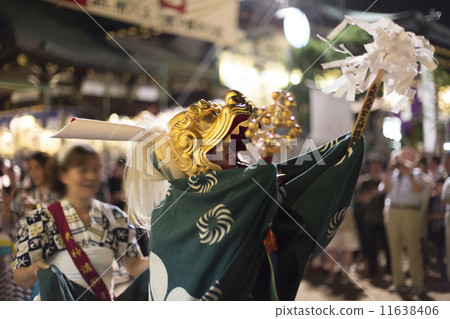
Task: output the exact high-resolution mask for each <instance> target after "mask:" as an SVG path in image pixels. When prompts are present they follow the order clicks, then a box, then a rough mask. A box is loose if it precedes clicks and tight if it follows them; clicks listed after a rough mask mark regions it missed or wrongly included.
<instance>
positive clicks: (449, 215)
mask: <svg viewBox="0 0 450 319" xmlns="http://www.w3.org/2000/svg"><path fill="white" fill-rule="evenodd" d="M443 164H444V165H443V166H444V169H445V173H446V176H447V178H446V180H445V182H444V185H443V186H442V197H441V198H442V201H443V202H444V203H445V204H446V206H445V216H444V225H445V257H446V259H447V280H448V281H449V282H450V153H447V154H446V155H445V157H444V161H443Z"/></svg>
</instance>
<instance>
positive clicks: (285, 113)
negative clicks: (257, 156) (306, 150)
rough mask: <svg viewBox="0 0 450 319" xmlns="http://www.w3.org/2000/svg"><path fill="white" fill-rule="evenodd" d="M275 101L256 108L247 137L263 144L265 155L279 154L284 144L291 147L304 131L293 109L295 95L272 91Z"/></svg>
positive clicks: (246, 133) (255, 142)
mask: <svg viewBox="0 0 450 319" xmlns="http://www.w3.org/2000/svg"><path fill="white" fill-rule="evenodd" d="M272 99H273V100H274V103H273V104H271V105H269V106H267V107H264V106H262V107H260V108H258V109H257V110H256V113H255V114H256V118H253V119H252V120H251V121H250V123H249V125H248V129H247V131H246V132H245V137H246V138H247V139H249V140H251V141H252V143H253V144H254V145H258V144H259V145H261V144H262V145H261V147H262V151H263V156H270V155H272V154H279V153H280V152H281V151H282V148H283V146H285V147H287V148H288V149H289V148H290V144H292V141H294V140H296V139H297V137H298V136H299V135H300V134H301V133H302V129H301V127H300V125H299V124H298V123H297V121H296V119H295V116H294V115H293V114H292V110H293V109H294V108H295V107H296V105H297V103H296V102H295V98H294V96H293V95H292V94H291V93H290V92H287V91H286V92H284V91H275V92H273V93H272Z"/></svg>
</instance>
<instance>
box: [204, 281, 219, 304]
mask: <svg viewBox="0 0 450 319" xmlns="http://www.w3.org/2000/svg"><path fill="white" fill-rule="evenodd" d="M219 287H220V282H219V281H218V280H217V281H216V282H215V283H214V285H213V286H211V288H209V291H208V292H206V294H205V295H204V296H203V297H202V299H201V300H202V301H219V300H220V298H221V297H222V290H220V288H219Z"/></svg>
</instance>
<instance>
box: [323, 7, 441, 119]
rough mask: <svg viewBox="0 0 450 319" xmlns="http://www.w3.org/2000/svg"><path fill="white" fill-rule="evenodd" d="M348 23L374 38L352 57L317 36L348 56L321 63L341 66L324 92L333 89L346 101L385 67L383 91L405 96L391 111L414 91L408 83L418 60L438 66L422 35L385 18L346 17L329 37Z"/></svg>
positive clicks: (430, 67)
mask: <svg viewBox="0 0 450 319" xmlns="http://www.w3.org/2000/svg"><path fill="white" fill-rule="evenodd" d="M347 24H351V25H357V26H359V27H361V28H362V29H364V30H365V31H366V32H367V33H369V34H370V35H372V36H373V39H374V41H373V42H372V43H369V44H366V45H364V48H365V49H366V53H364V54H363V55H360V56H352V55H351V53H350V52H349V51H348V50H347V49H346V48H345V47H344V46H342V45H341V46H340V47H341V50H340V49H337V48H334V47H333V46H332V45H331V44H330V43H329V42H328V41H327V40H325V39H323V38H321V37H320V36H319V38H320V39H322V40H323V41H325V42H326V43H328V44H329V45H330V47H331V48H332V49H333V50H335V51H337V52H341V53H346V54H348V55H350V56H349V57H347V58H345V59H343V60H337V61H333V62H329V63H324V64H322V67H323V68H324V69H329V68H335V67H340V68H341V71H342V76H341V77H339V78H338V79H337V80H336V81H334V82H332V83H331V84H330V85H328V86H327V87H325V88H324V89H323V90H322V91H323V92H324V93H325V94H328V93H331V92H335V94H334V96H336V97H342V96H344V95H346V99H347V100H349V101H354V99H355V94H356V93H357V92H358V93H359V92H364V91H366V90H367V89H368V88H369V86H370V85H371V83H372V82H373V80H374V79H375V77H376V75H377V73H378V71H379V70H380V69H384V70H385V71H386V73H385V76H384V78H383V82H384V90H385V94H386V95H388V94H391V93H397V94H399V95H403V96H404V99H402V100H400V101H399V102H398V103H397V105H396V106H394V111H398V109H399V107H400V106H401V105H402V104H403V102H405V100H406V99H408V98H412V97H413V96H414V93H415V92H414V90H412V89H411V85H412V82H413V80H414V77H415V76H416V75H417V74H418V73H419V71H418V67H419V63H421V64H423V66H425V67H426V68H428V69H429V70H433V69H435V68H436V67H437V64H436V63H435V59H434V58H433V53H434V47H433V46H432V45H430V42H429V41H428V40H426V39H425V38H424V37H423V36H416V35H415V34H414V33H412V32H406V31H405V30H404V29H403V28H402V27H400V26H399V25H397V24H395V23H394V22H393V21H392V20H389V19H387V18H381V19H380V20H379V21H377V22H374V23H368V22H365V21H361V20H358V19H357V18H353V17H350V16H346V17H345V19H344V21H342V22H341V23H340V24H339V25H338V26H337V27H336V28H335V29H334V30H333V31H332V32H331V33H330V35H329V36H328V39H333V38H334V37H336V36H337V34H338V33H339V32H341V31H342V30H343V29H344V28H345V27H346V25H347Z"/></svg>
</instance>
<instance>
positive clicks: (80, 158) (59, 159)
mask: <svg viewBox="0 0 450 319" xmlns="http://www.w3.org/2000/svg"><path fill="white" fill-rule="evenodd" d="M89 157H94V158H97V159H99V160H100V162H101V156H100V153H99V152H98V151H97V150H96V149H95V148H93V147H92V146H90V145H88V144H79V145H75V146H73V147H71V148H70V149H68V150H67V152H65V154H62V153H60V154H58V153H56V154H55V155H54V156H53V157H52V158H51V159H50V161H49V162H48V165H47V176H48V177H49V186H50V189H51V190H52V191H54V192H56V193H58V194H59V195H60V196H64V195H65V194H66V185H65V184H64V183H63V182H62V181H61V179H60V177H59V175H60V173H63V172H67V171H68V170H69V169H70V168H72V167H79V166H82V165H83V164H84V163H85V162H86V160H87V159H88V158H89Z"/></svg>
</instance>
